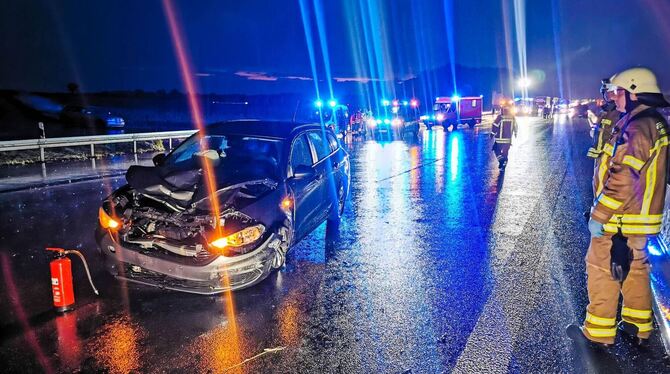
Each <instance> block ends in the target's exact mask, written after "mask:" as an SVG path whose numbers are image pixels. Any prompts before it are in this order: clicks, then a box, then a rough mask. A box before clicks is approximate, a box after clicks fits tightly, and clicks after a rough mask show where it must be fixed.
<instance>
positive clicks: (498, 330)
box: [0, 120, 670, 373]
mask: <svg viewBox="0 0 670 374" xmlns="http://www.w3.org/2000/svg"><path fill="white" fill-rule="evenodd" d="M487 132H488V129H485V128H476V129H474V130H469V129H468V130H465V129H464V130H459V131H457V132H451V133H450V132H445V131H443V130H441V129H437V130H434V131H430V132H425V133H423V134H422V136H421V137H420V138H419V139H418V140H406V141H395V142H386V143H379V142H373V141H369V142H359V141H357V142H353V143H351V144H349V148H350V151H351V158H352V178H353V185H352V191H351V196H350V200H349V201H348V204H347V207H346V210H345V215H344V218H343V221H342V223H341V225H340V227H339V231H333V232H331V231H329V232H326V231H327V230H326V227H325V225H322V226H321V227H320V228H319V229H317V230H316V231H315V232H313V233H312V234H311V235H310V236H308V237H307V238H306V239H305V240H303V241H302V242H301V243H299V244H298V245H297V246H296V247H295V248H293V249H292V250H291V251H290V252H289V255H288V259H287V265H286V267H285V268H284V269H282V270H281V271H280V272H277V273H275V274H273V275H271V276H270V277H269V278H268V279H267V280H265V281H264V282H262V283H261V284H259V285H258V286H255V287H253V288H251V289H247V290H243V291H240V292H236V293H234V294H232V295H230V294H225V295H220V296H215V297H204V296H196V295H188V294H181V293H176V292H166V291H161V290H158V289H152V288H140V287H138V286H130V285H124V284H120V283H119V282H117V281H116V280H114V279H112V278H111V277H110V276H107V275H106V274H105V273H104V272H103V271H102V266H101V262H100V261H99V259H98V257H97V256H96V251H95V249H94V248H95V244H94V240H93V229H94V227H95V225H96V224H97V209H98V204H99V202H100V201H101V200H102V198H104V197H105V196H106V195H107V194H108V193H109V192H110V191H111V189H113V188H116V187H118V186H120V185H121V184H123V182H124V180H123V178H116V179H105V180H102V181H100V180H98V181H87V182H81V183H75V184H71V185H63V186H55V187H49V188H43V189H38V190H32V191H23V192H13V193H5V194H0V212H2V213H0V214H1V217H2V219H0V239H1V240H0V266H1V267H2V277H3V283H2V284H3V287H2V288H0V300H1V301H0V318H1V320H0V328H1V329H2V330H1V333H2V334H1V341H0V362H3V368H2V371H5V372H32V371H46V372H61V371H62V372H71V371H86V372H88V371H108V372H131V371H136V372H163V371H168V372H208V371H209V372H223V371H227V372H240V373H246V372H249V373H258V372H276V373H280V372H322V373H331V372H332V373H339V372H341V373H353V372H357V373H358V372H361V373H370V372H380V373H404V372H412V373H440V372H462V373H472V372H488V373H492V372H542V373H547V372H567V373H570V372H607V373H617V372H656V373H659V372H668V371H670V364H669V363H668V360H667V358H666V357H665V356H664V353H663V349H662V347H661V343H660V340H659V338H658V336H657V335H655V336H654V337H653V339H652V344H651V347H649V348H648V349H646V350H643V351H640V350H638V349H637V348H634V347H632V346H631V345H630V344H629V343H627V342H626V341H624V340H620V341H619V342H618V344H617V346H616V348H614V349H612V350H611V351H610V352H599V351H595V352H592V351H584V350H582V349H578V348H576V347H574V346H573V345H572V344H571V343H570V342H569V341H568V340H567V338H566V337H565V336H564V332H563V330H564V327H565V326H566V325H567V324H568V323H571V322H573V321H578V320H581V318H583V313H584V307H585V305H586V302H587V300H586V289H585V276H584V263H583V256H584V253H585V250H586V247H587V244H588V231H587V229H586V225H585V223H584V218H583V216H582V212H584V211H585V210H586V208H587V206H588V205H589V203H590V199H591V196H590V194H591V192H590V184H589V183H590V181H589V178H590V173H591V166H592V163H591V162H590V161H589V160H587V158H586V157H585V153H586V149H587V147H588V139H587V138H588V135H587V125H586V124H585V123H584V122H575V123H570V122H567V121H557V122H555V123H554V124H549V123H545V122H542V121H539V120H523V122H522V123H520V132H519V137H518V138H517V139H516V140H515V145H514V146H513V148H512V151H511V153H510V162H509V165H508V168H507V171H506V172H505V173H504V174H501V173H500V172H499V171H498V169H497V162H496V161H495V159H494V157H493V154H492V152H491V151H490V147H491V140H490V139H489V137H488V136H487ZM50 245H54V246H63V247H67V248H79V249H81V250H82V251H83V252H84V253H85V254H86V255H87V258H88V259H89V263H90V265H91V267H92V270H93V272H94V279H95V281H96V283H97V285H98V287H99V288H100V289H101V297H99V298H96V297H94V296H93V293H92V291H91V290H90V288H89V286H88V284H87V283H86V281H85V278H84V274H83V271H82V269H81V266H80V265H79V264H78V263H76V261H77V260H76V259H75V260H73V261H75V263H74V267H75V278H76V293H77V305H78V308H77V309H76V310H75V311H73V312H71V313H68V314H66V315H63V316H56V314H55V313H53V312H52V311H51V309H50V302H51V290H50V286H49V270H48V262H49V260H50V258H49V256H48V255H47V254H45V253H44V251H43V248H44V247H46V246H50ZM245 360H248V361H245Z"/></svg>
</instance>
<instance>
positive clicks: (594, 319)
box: [586, 312, 616, 327]
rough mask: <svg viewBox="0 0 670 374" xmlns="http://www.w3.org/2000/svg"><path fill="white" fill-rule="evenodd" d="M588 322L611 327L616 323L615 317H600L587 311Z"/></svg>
mask: <svg viewBox="0 0 670 374" xmlns="http://www.w3.org/2000/svg"><path fill="white" fill-rule="evenodd" d="M586 322H590V323H592V324H594V325H598V326H602V327H611V326H614V324H615V323H616V319H615V318H603V317H598V316H594V315H593V314H591V313H589V312H586Z"/></svg>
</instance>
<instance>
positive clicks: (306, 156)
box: [96, 121, 350, 294]
mask: <svg viewBox="0 0 670 374" xmlns="http://www.w3.org/2000/svg"><path fill="white" fill-rule="evenodd" d="M153 161H154V165H155V166H138V165H134V166H131V167H130V168H129V169H128V171H127V173H126V180H127V182H128V183H127V184H126V185H125V186H123V187H121V188H119V189H118V190H116V191H115V192H114V193H112V194H111V195H110V196H109V197H108V198H106V199H105V200H104V201H103V203H102V206H101V207H100V209H99V226H98V228H97V231H96V240H97V242H98V246H99V250H100V252H101V254H102V255H103V257H104V261H105V266H106V268H107V269H108V271H109V272H111V273H112V274H113V275H114V276H116V277H117V278H121V279H125V280H127V281H130V282H136V283H141V284H145V285H152V286H158V287H162V288H166V289H172V290H178V291H185V292H192V293H200V294H215V293H219V292H223V291H227V290H236V289H241V288H245V287H249V286H252V285H255V284H257V283H258V282H260V281H262V280H263V279H265V278H266V277H267V276H268V275H269V274H270V273H271V272H272V271H273V270H274V269H277V268H280V267H281V266H282V265H283V264H284V261H285V258H286V257H285V256H286V253H287V251H288V250H289V248H291V246H293V245H295V244H296V243H297V242H298V241H300V240H301V239H302V238H304V237H305V236H306V235H308V234H309V233H310V232H312V231H313V230H314V229H315V228H316V227H318V226H319V225H321V224H322V223H323V222H325V221H327V222H328V224H329V225H330V224H334V225H337V224H338V223H339V220H340V217H341V215H342V212H343V210H344V206H345V201H346V198H347V196H348V193H349V185H350V182H349V178H350V177H349V176H350V172H349V168H350V165H349V155H348V154H347V152H346V151H345V150H344V149H343V148H342V146H341V145H340V143H339V142H338V140H337V138H336V136H335V134H334V133H333V132H332V131H331V130H330V129H328V128H324V127H322V126H320V125H318V124H315V125H310V124H307V125H304V124H301V125H298V124H294V123H288V122H261V121H236V122H224V123H218V124H214V125H210V126H208V127H207V128H206V129H205V131H204V132H199V133H196V134H194V135H193V136H191V137H190V138H188V139H186V140H185V141H184V142H183V143H182V144H180V145H179V146H178V147H177V148H175V149H174V150H173V151H172V152H170V153H169V154H167V155H164V154H159V155H156V156H155V157H154V159H153Z"/></svg>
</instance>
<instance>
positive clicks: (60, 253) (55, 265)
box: [47, 248, 99, 312]
mask: <svg viewBox="0 0 670 374" xmlns="http://www.w3.org/2000/svg"><path fill="white" fill-rule="evenodd" d="M47 251H52V252H55V257H54V259H53V260H52V261H51V263H50V264H49V266H50V268H51V292H52V294H53V302H54V307H55V308H56V311H58V312H66V311H68V310H72V309H74V284H73V282H72V261H70V259H69V258H68V257H67V255H69V254H75V255H77V256H79V258H81V261H82V262H83V263H84V269H86V275H87V276H88V281H89V283H90V284H91V287H92V288H93V292H95V294H96V295H99V293H98V290H97V289H96V288H95V286H94V285H93V280H92V279H91V273H90V272H89V271H88V264H87V263H86V259H85V258H84V255H82V254H81V252H79V251H76V250H74V249H70V250H65V249H63V248H47Z"/></svg>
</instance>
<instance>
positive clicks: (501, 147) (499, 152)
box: [493, 142, 512, 162]
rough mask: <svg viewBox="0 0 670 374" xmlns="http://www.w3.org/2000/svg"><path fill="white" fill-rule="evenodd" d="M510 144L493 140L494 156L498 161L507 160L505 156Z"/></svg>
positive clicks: (507, 153)
mask: <svg viewBox="0 0 670 374" xmlns="http://www.w3.org/2000/svg"><path fill="white" fill-rule="evenodd" d="M511 146H512V145H511V144H510V143H499V142H495V143H494V144H493V152H495V154H496V158H497V159H498V161H499V162H505V161H507V156H508V155H509V149H510V147H511Z"/></svg>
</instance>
